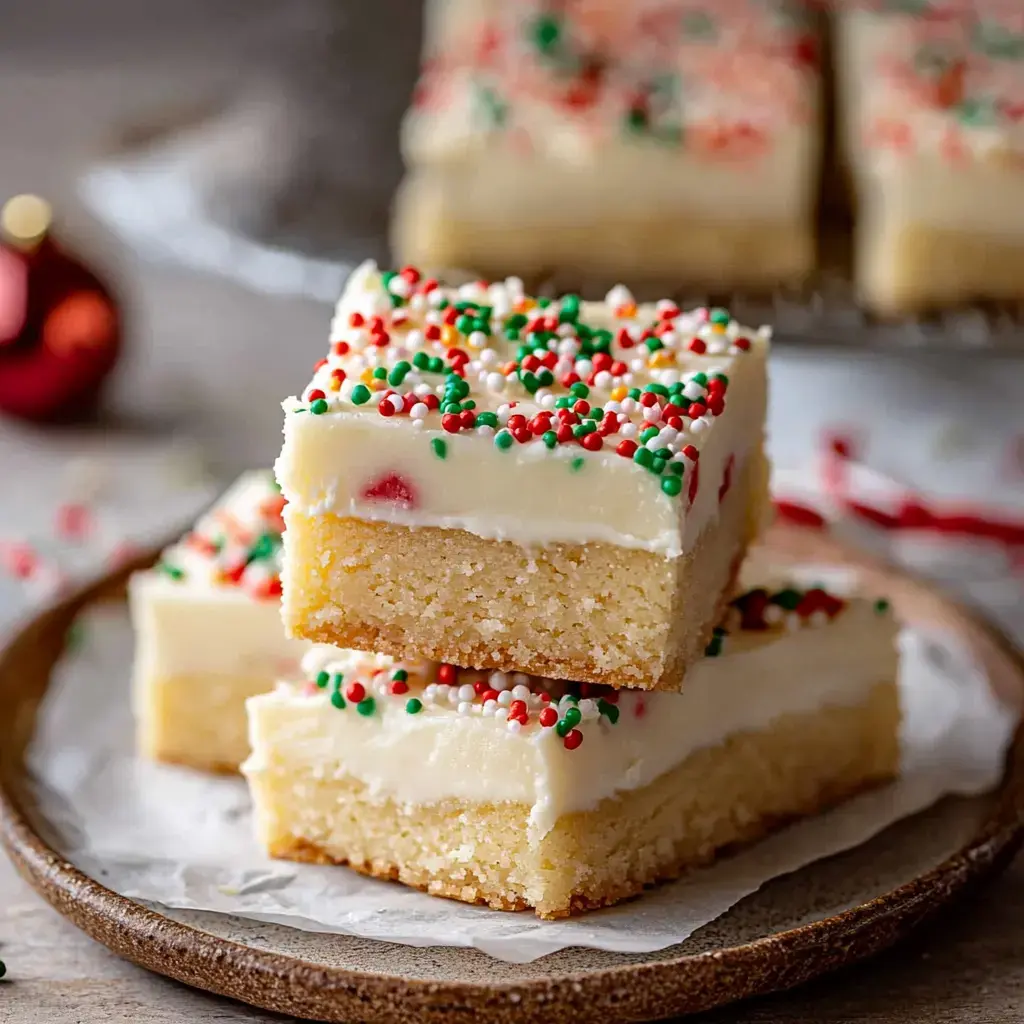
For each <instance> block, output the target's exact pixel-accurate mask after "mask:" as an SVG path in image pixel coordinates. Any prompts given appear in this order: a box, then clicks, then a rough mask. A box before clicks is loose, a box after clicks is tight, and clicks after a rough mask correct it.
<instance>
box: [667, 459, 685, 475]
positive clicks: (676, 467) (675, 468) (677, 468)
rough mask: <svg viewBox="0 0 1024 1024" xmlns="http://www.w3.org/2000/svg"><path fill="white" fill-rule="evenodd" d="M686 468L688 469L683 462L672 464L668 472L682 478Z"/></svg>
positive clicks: (669, 465)
mask: <svg viewBox="0 0 1024 1024" xmlns="http://www.w3.org/2000/svg"><path fill="white" fill-rule="evenodd" d="M685 468H686V467H685V466H684V465H683V464H682V463H681V462H670V463H669V464H668V471H669V472H670V473H675V475H676V476H682V475H683V470H684V469H685Z"/></svg>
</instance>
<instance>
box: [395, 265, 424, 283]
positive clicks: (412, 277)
mask: <svg viewBox="0 0 1024 1024" xmlns="http://www.w3.org/2000/svg"><path fill="white" fill-rule="evenodd" d="M398 273H399V275H401V276H402V277H404V278H405V279H406V281H408V282H409V284H418V283H419V280H420V272H419V271H418V270H417V269H416V268H415V267H402V269H401V270H400V271H399V272H398Z"/></svg>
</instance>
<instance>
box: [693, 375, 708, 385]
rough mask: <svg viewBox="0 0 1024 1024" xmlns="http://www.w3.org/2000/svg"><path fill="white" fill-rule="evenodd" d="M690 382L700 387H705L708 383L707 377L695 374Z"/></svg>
mask: <svg viewBox="0 0 1024 1024" xmlns="http://www.w3.org/2000/svg"><path fill="white" fill-rule="evenodd" d="M690 380H691V381H692V382H693V383H694V384H699V385H700V386H701V387H705V386H706V385H707V382H708V375H707V374H706V373H695V374H694V375H693V376H692V377H691V378H690Z"/></svg>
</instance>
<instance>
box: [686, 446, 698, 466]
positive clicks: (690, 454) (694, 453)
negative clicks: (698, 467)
mask: <svg viewBox="0 0 1024 1024" xmlns="http://www.w3.org/2000/svg"><path fill="white" fill-rule="evenodd" d="M683 454H684V455H685V456H686V457H687V458H688V459H689V460H690V461H691V462H696V461H697V460H698V459H699V458H700V451H698V449H697V448H696V447H694V446H693V445H692V444H688V445H686V447H685V448H683Z"/></svg>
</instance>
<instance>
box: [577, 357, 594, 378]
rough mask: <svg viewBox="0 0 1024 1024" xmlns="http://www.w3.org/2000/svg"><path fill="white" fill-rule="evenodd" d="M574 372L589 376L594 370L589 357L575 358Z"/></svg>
mask: <svg viewBox="0 0 1024 1024" xmlns="http://www.w3.org/2000/svg"><path fill="white" fill-rule="evenodd" d="M576 372H577V373H578V374H579V375H580V376H581V377H584V378H586V377H589V376H590V375H591V373H593V372H594V364H593V363H592V362H591V361H590V360H589V359H577V360H576Z"/></svg>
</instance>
